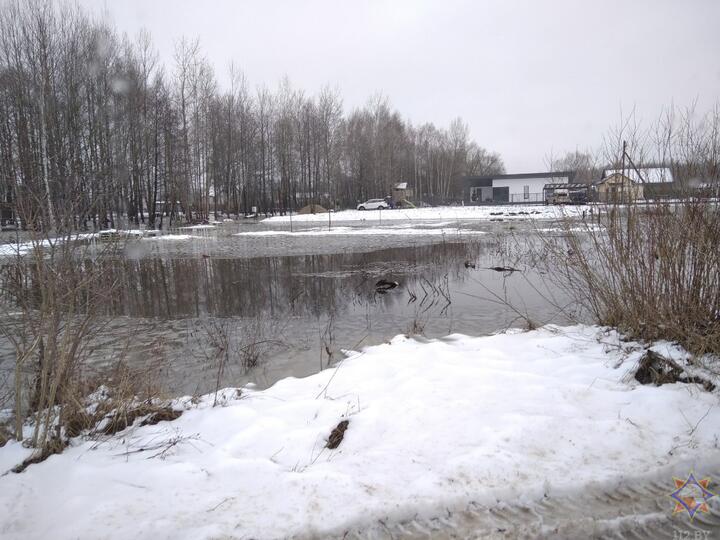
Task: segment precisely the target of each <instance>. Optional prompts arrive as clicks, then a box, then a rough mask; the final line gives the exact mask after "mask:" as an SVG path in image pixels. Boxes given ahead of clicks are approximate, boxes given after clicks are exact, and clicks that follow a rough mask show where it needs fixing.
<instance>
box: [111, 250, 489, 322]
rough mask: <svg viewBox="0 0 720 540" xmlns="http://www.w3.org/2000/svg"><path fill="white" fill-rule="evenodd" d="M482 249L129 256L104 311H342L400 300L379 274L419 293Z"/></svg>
mask: <svg viewBox="0 0 720 540" xmlns="http://www.w3.org/2000/svg"><path fill="white" fill-rule="evenodd" d="M483 249H487V244H486V243H472V244H470V243H445V244H434V245H425V246H416V247H414V248H405V249H402V248H401V249H384V250H379V251H374V252H371V253H338V254H330V255H304V256H293V257H258V258H254V259H236V258H214V257H213V258H211V257H207V258H205V257H202V258H196V259H165V258H143V259H135V260H129V259H124V260H120V261H113V263H112V267H111V271H110V274H111V275H110V277H111V278H112V279H115V280H118V281H119V283H120V287H119V288H118V290H119V294H117V295H115V296H114V298H113V299H112V301H111V302H110V303H109V304H108V305H106V306H105V314H106V315H108V316H118V315H124V316H129V317H145V318H148V317H159V318H164V319H176V318H186V317H205V316H210V317H271V318H275V317H282V316H285V315H293V316H313V317H320V316H323V315H326V314H328V313H333V314H341V313H343V312H346V311H347V309H348V306H350V305H353V304H355V305H357V304H362V303H375V302H382V303H385V304H392V303H394V302H397V301H398V295H396V294H388V295H378V294H377V293H376V291H375V288H374V284H375V282H376V281H377V280H378V279H379V278H385V279H390V280H395V281H398V282H399V283H400V284H401V287H400V289H401V290H404V291H411V292H412V291H415V290H416V289H417V291H416V292H412V294H414V295H415V296H417V295H418V294H423V287H424V289H425V290H427V289H431V288H432V286H431V285H429V284H432V283H434V282H436V281H437V280H438V279H439V278H441V277H442V276H444V275H446V274H448V273H451V272H454V273H455V278H454V279H462V276H460V275H457V268H458V264H459V263H460V264H461V263H462V262H463V261H464V260H466V259H475V258H477V257H478V256H479V254H480V253H481V252H482V251H483ZM418 291H419V292H418ZM409 296H410V293H408V297H409Z"/></svg>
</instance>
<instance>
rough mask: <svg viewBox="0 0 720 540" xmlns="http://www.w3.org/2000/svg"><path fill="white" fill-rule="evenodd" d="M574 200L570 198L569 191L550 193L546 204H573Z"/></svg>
mask: <svg viewBox="0 0 720 540" xmlns="http://www.w3.org/2000/svg"><path fill="white" fill-rule="evenodd" d="M572 203H573V201H572V199H571V198H570V194H568V193H567V192H562V191H561V192H559V193H553V194H552V195H549V196H548V198H547V201H545V204H572Z"/></svg>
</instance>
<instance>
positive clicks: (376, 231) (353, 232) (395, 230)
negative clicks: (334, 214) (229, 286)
mask: <svg viewBox="0 0 720 540" xmlns="http://www.w3.org/2000/svg"><path fill="white" fill-rule="evenodd" d="M482 234H487V233H486V232H484V231H477V230H471V229H461V228H457V227H456V228H450V227H441V228H417V227H412V226H406V225H402V226H399V227H398V226H395V227H381V226H376V227H371V228H370V227H332V228H330V229H328V228H327V227H325V228H323V227H313V228H310V229H302V230H296V231H294V232H290V231H278V230H265V231H248V232H241V233H237V234H235V236H387V235H400V236H457V235H482Z"/></svg>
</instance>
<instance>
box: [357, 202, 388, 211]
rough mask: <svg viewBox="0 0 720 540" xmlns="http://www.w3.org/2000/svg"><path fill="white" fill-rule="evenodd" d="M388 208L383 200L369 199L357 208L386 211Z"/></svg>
mask: <svg viewBox="0 0 720 540" xmlns="http://www.w3.org/2000/svg"><path fill="white" fill-rule="evenodd" d="M388 208H390V206H388V203H387V202H385V199H369V200H367V201H365V202H364V203H360V204H358V206H357V209H358V210H381V209H382V210H387V209H388Z"/></svg>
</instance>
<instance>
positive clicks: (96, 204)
mask: <svg viewBox="0 0 720 540" xmlns="http://www.w3.org/2000/svg"><path fill="white" fill-rule="evenodd" d="M0 8H1V9H0V192H1V193H2V198H3V206H4V208H5V210H6V211H7V210H8V209H12V210H14V211H19V213H20V214H21V215H23V216H25V219H26V220H27V221H31V222H33V224H34V225H41V226H43V227H48V226H49V227H51V228H71V227H72V228H78V227H79V228H83V227H87V226H96V227H98V226H99V227H102V226H114V225H115V221H116V220H117V219H118V217H119V216H125V217H127V219H128V220H129V221H130V222H133V223H137V224H139V223H141V222H142V223H145V224H146V225H147V226H149V227H158V226H160V227H162V226H163V219H165V220H167V219H170V220H174V219H178V218H181V217H184V219H203V218H204V219H207V218H209V217H210V216H216V217H217V216H221V215H224V214H227V215H233V214H234V215H239V214H243V213H248V212H250V211H251V209H252V208H253V207H256V208H257V209H258V211H260V212H276V211H279V212H284V211H288V210H292V209H298V208H300V207H302V206H304V205H306V204H309V203H316V204H321V205H328V206H329V207H344V206H349V205H354V204H356V203H357V202H359V201H362V200H365V199H366V198H371V197H382V196H385V195H388V194H389V193H390V189H391V186H392V185H393V184H395V183H400V182H408V183H409V184H410V187H412V188H413V189H414V198H415V200H416V201H424V202H438V201H447V200H452V199H453V198H456V197H458V196H459V188H458V184H457V182H456V181H455V180H456V179H457V178H458V177H460V176H462V175H467V174H496V173H500V172H503V171H504V166H503V162H502V159H501V158H500V156H499V155H498V154H496V153H492V152H489V151H487V150H485V149H484V148H481V147H480V146H478V145H477V144H476V143H475V142H473V141H472V140H470V136H469V129H468V126H467V124H466V123H465V122H464V121H463V120H462V119H460V118H457V119H455V120H453V121H452V123H451V124H450V126H449V127H448V128H447V129H443V128H438V127H436V126H435V125H433V124H432V123H425V124H421V125H413V124H412V123H411V122H409V121H407V120H405V119H403V118H402V116H401V115H400V113H399V112H398V111H396V110H394V109H393V108H392V107H391V106H390V104H389V102H388V100H387V99H386V98H384V97H382V96H374V97H372V98H371V99H370V100H368V102H367V104H366V105H365V106H363V107H360V108H357V109H355V110H352V111H350V112H349V113H347V112H345V111H344V109H343V102H342V98H341V96H340V95H339V92H338V91H337V90H334V89H333V88H331V87H329V86H328V87H325V88H323V89H321V90H320V91H319V92H318V93H316V94H314V95H309V94H306V93H305V92H303V91H302V90H298V89H296V88H293V87H292V85H291V83H290V82H289V81H288V80H283V81H281V82H280V83H279V85H278V86H277V89H275V90H272V91H271V90H270V89H268V88H267V87H265V86H259V87H256V88H251V86H250V84H249V83H248V81H247V80H246V78H245V77H244V75H243V73H242V72H241V71H240V70H239V69H237V68H236V67H235V66H231V67H230V68H229V69H230V72H229V80H230V82H229V84H228V85H226V86H227V87H226V88H221V87H220V85H219V84H218V81H217V79H216V76H215V72H214V69H213V66H212V65H211V63H210V62H209V61H208V59H207V58H205V57H204V56H203V54H202V51H201V48H200V45H199V43H198V41H197V40H189V39H181V40H179V41H178V42H177V43H176V46H175V52H174V57H173V59H172V62H171V63H170V64H171V65H169V66H165V65H163V64H162V63H161V62H160V60H159V58H158V54H157V52H156V51H155V49H154V48H153V45H152V40H151V36H150V35H149V33H148V32H146V31H141V32H140V33H139V34H138V35H137V36H135V37H133V38H129V37H128V36H126V35H122V36H120V35H119V34H118V33H117V31H116V30H115V29H114V28H113V26H112V25H110V24H109V23H108V22H106V21H100V20H95V19H93V18H91V17H90V16H89V15H88V14H87V13H85V12H84V11H83V10H82V9H81V8H80V7H78V6H77V5H72V4H62V5H58V4H55V3H51V2H36V1H33V0H2V2H0Z"/></svg>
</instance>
